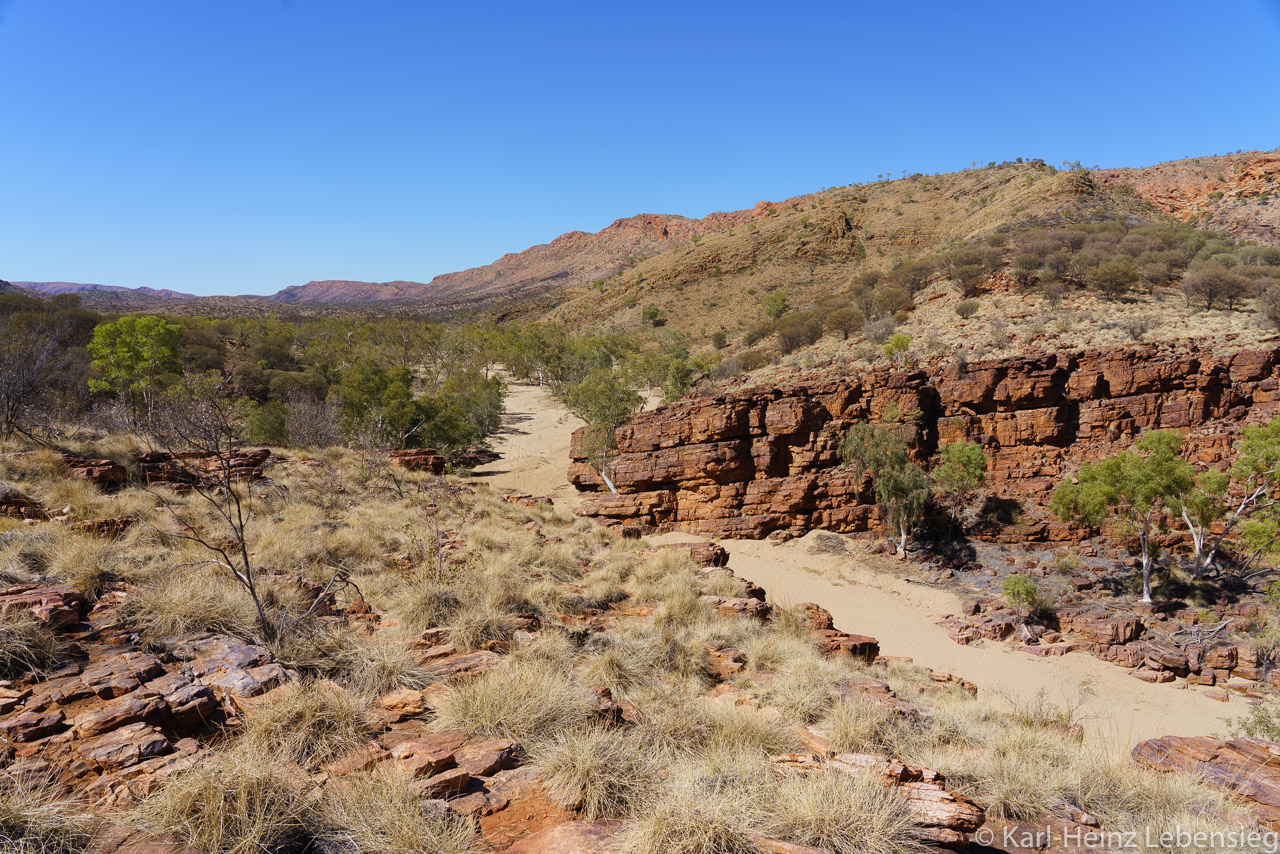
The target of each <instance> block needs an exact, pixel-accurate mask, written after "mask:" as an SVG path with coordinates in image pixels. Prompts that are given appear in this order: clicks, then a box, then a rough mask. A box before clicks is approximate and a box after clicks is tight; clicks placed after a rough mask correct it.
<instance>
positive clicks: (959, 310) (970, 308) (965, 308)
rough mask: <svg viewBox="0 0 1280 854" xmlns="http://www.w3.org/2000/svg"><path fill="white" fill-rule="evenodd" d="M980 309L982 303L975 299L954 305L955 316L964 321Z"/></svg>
mask: <svg viewBox="0 0 1280 854" xmlns="http://www.w3.org/2000/svg"><path fill="white" fill-rule="evenodd" d="M981 307H982V303H980V302H978V301H977V300H976V299H966V300H961V301H960V302H958V303H956V314H958V315H960V317H961V318H962V319H964V320H968V319H969V318H971V317H973V316H974V315H975V314H977V313H978V309H979V308H981Z"/></svg>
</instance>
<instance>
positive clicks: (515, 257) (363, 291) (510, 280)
mask: <svg viewBox="0 0 1280 854" xmlns="http://www.w3.org/2000/svg"><path fill="white" fill-rule="evenodd" d="M749 213H750V212H747V211H740V212H738V213H736V214H724V213H715V214H711V215H710V216H708V217H704V218H702V219H689V218H688V217H683V216H675V215H665V214H639V215H637V216H631V217H626V218H625V219H620V220H617V221H616V222H614V223H613V224H612V225H609V226H608V227H606V228H604V229H601V230H600V231H598V232H596V233H594V234H589V233H587V232H584V231H571V232H569V233H567V234H562V235H560V236H559V237H557V238H556V239H555V240H552V241H551V242H550V243H543V244H539V245H538V246H533V247H530V248H529V249H525V250H524V251H523V252H512V253H509V254H507V255H503V256H502V257H501V258H499V259H498V260H497V261H494V262H493V263H492V264H486V265H485V266H483V267H472V268H471V269H468V270H462V271H460V272H457V273H445V274H443V275H440V276H436V277H435V278H434V279H432V280H431V281H430V282H427V283H423V282H404V281H397V282H381V283H378V282H353V281H340V280H339V281H322V282H308V283H307V284H305V285H296V286H293V287H289V288H285V289H284V290H282V291H280V292H278V293H276V294H272V295H271V296H269V297H265V299H269V300H271V301H273V302H287V303H350V302H373V301H381V300H410V299H426V300H430V301H432V302H434V303H439V304H450V303H456V302H465V303H475V302H491V301H493V300H495V299H496V300H505V299H511V298H518V297H521V296H525V295H528V294H532V293H538V292H541V291H545V290H548V289H551V288H556V287H559V286H562V285H578V284H582V283H584V282H590V281H593V280H595V279H599V278H607V277H609V276H612V275H613V274H614V273H616V272H617V271H618V270H620V269H622V268H623V267H625V266H626V265H627V264H629V263H634V261H635V260H636V259H638V258H640V257H644V256H648V255H653V254H655V253H658V252H662V251H664V250H666V249H668V248H669V247H671V246H674V245H675V244H677V243H679V242H680V241H682V240H688V239H690V238H692V237H694V236H696V235H704V234H709V233H710V232H712V231H714V230H715V229H716V228H717V226H720V227H723V226H724V225H725V224H728V223H733V222H739V221H745V218H746V215H747V214H749Z"/></svg>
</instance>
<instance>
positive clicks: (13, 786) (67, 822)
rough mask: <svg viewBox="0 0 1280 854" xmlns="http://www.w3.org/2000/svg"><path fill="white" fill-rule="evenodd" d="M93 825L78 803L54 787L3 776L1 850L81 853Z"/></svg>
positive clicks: (0, 791) (21, 853) (0, 788)
mask: <svg viewBox="0 0 1280 854" xmlns="http://www.w3.org/2000/svg"><path fill="white" fill-rule="evenodd" d="M91 831H92V826H91V822H90V821H89V818H88V816H87V814H86V813H85V812H83V811H82V810H81V808H80V806H79V805H78V804H75V803H71V802H68V801H65V800H62V799H60V798H58V797H57V796H56V795H55V794H54V793H53V792H52V790H49V789H44V788H38V787H32V786H29V785H26V784H24V783H22V782H20V781H18V780H16V779H12V778H7V777H4V776H0V851H4V852H5V854H81V852H83V851H85V850H86V849H87V848H88V847H89V842H90V839H91Z"/></svg>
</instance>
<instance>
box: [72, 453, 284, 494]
mask: <svg viewBox="0 0 1280 854" xmlns="http://www.w3.org/2000/svg"><path fill="white" fill-rule="evenodd" d="M270 458H271V451H269V450H268V449H266V448H260V449H258V450H254V451H237V452H235V453H233V454H232V455H231V456H230V459H229V460H227V461H226V462H225V464H224V461H223V459H222V458H221V457H220V456H219V455H217V454H213V453H205V452H202V451H191V452H186V453H176V454H174V453H169V452H167V451H147V452H146V453H141V454H135V455H134V456H133V458H132V465H133V466H134V467H135V468H136V477H137V479H138V480H141V481H142V482H143V483H146V484H150V485H165V486H170V487H174V488H176V489H185V488H189V487H191V486H192V485H194V484H197V483H199V484H203V485H206V486H212V487H216V486H218V484H219V483H221V482H222V481H223V480H225V479H226V478H227V477H230V479H231V480H233V481H239V480H257V479H259V478H261V477H262V473H263V469H264V468H265V466H266V464H267V461H268V460H269V459H270ZM62 459H63V462H65V463H66V464H67V466H68V468H70V469H71V473H72V474H73V475H75V476H76V477H80V478H83V479H85V480H87V481H90V482H92V483H95V484H97V485H98V486H100V487H102V488H103V489H113V488H115V487H118V486H120V485H122V484H124V483H125V482H127V481H128V480H129V479H130V467H129V466H126V465H122V464H121V463H118V462H115V461H114V460H108V459H90V458H87V457H80V456H76V455H75V454H64V455H63V458H62Z"/></svg>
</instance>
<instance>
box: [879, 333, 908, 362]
mask: <svg viewBox="0 0 1280 854" xmlns="http://www.w3.org/2000/svg"><path fill="white" fill-rule="evenodd" d="M910 348H911V336H910V335H907V334H906V333H904V332H897V333H894V334H893V336H891V337H890V338H889V340H888V341H886V342H885V345H884V354H885V355H886V356H888V357H889V358H890V359H892V358H895V357H897V356H900V355H902V354H903V353H905V352H907V350H908V349H910Z"/></svg>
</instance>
